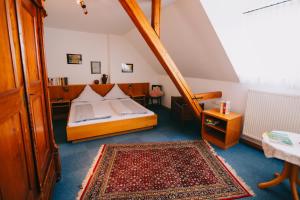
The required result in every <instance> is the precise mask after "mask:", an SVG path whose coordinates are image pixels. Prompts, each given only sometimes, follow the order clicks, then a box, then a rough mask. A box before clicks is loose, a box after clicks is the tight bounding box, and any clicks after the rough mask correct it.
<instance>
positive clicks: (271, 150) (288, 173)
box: [258, 131, 300, 200]
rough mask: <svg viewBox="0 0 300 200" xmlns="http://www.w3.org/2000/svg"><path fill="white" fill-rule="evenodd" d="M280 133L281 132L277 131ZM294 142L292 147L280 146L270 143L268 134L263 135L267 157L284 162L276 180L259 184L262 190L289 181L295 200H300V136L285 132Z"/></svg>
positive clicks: (276, 174) (263, 144)
mask: <svg viewBox="0 0 300 200" xmlns="http://www.w3.org/2000/svg"><path fill="white" fill-rule="evenodd" d="M277 132H279V131H277ZM281 132H282V131H281ZM283 133H285V134H287V135H288V137H289V138H290V139H291V141H292V142H293V145H292V146H288V145H284V144H279V143H275V142H272V141H270V139H269V138H268V136H267V135H266V133H264V134H263V140H262V146H263V150H264V153H265V155H266V157H268V158H271V157H274V158H278V159H280V160H284V161H285V163H284V166H283V170H282V172H281V173H280V174H279V173H275V176H276V177H275V178H274V179H273V180H271V181H268V182H264V183H260V184H258V187H259V188H261V189H264V188H268V187H272V186H275V185H278V184H280V183H281V182H282V181H284V180H285V179H289V181H290V187H291V192H292V197H293V200H299V195H298V191H297V185H300V180H299V168H300V167H299V166H300V134H298V133H290V132H283Z"/></svg>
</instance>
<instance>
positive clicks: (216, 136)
mask: <svg viewBox="0 0 300 200" xmlns="http://www.w3.org/2000/svg"><path fill="white" fill-rule="evenodd" d="M206 119H212V120H213V121H218V122H219V123H218V124H216V125H212V124H207V123H206ZM241 126H242V115H241V114H238V113H234V112H231V113H230V114H221V113H220V112H219V110H218V109H211V110H205V111H203V115H202V131H201V132H202V138H203V139H205V140H207V141H208V142H211V143H212V144H215V145H216V146H218V147H220V148H222V149H227V148H229V147H231V146H233V145H235V144H237V143H238V142H239V138H240V134H241Z"/></svg>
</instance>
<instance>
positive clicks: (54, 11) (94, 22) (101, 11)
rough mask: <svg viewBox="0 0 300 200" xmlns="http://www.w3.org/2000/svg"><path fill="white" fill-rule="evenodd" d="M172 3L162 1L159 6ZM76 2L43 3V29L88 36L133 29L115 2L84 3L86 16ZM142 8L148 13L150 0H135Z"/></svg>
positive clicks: (55, 0) (88, 0) (56, 0)
mask: <svg viewBox="0 0 300 200" xmlns="http://www.w3.org/2000/svg"><path fill="white" fill-rule="evenodd" d="M173 1H174V0H162V3H163V7H164V6H167V5H169V4H171V3H172V2H173ZM76 2H77V0H47V1H45V8H46V10H47V13H48V17H46V19H45V26H47V27H52V28H61V29H69V30H74V31H81V32H90V33H105V34H124V33H127V32H128V31H129V30H131V29H132V28H133V27H134V26H133V24H132V23H131V22H130V19H129V18H128V16H127V14H126V13H125V11H124V9H123V8H122V6H121V5H120V3H119V0H85V3H86V5H87V9H88V12H89V13H88V15H84V14H83V12H82V9H81V8H80V6H79V5H78V4H77V3H76ZM138 2H139V3H140V5H141V7H142V9H143V10H144V11H145V12H146V13H147V15H149V14H150V11H151V1H149V0H138Z"/></svg>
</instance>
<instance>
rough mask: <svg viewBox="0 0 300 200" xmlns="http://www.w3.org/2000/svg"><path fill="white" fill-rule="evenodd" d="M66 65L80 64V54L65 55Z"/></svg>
mask: <svg viewBox="0 0 300 200" xmlns="http://www.w3.org/2000/svg"><path fill="white" fill-rule="evenodd" d="M67 62H68V64H82V55H81V54H69V53H68V54H67Z"/></svg>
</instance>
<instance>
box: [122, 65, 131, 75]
mask: <svg viewBox="0 0 300 200" xmlns="http://www.w3.org/2000/svg"><path fill="white" fill-rule="evenodd" d="M122 72H123V73H133V64H131V63H122Z"/></svg>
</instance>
